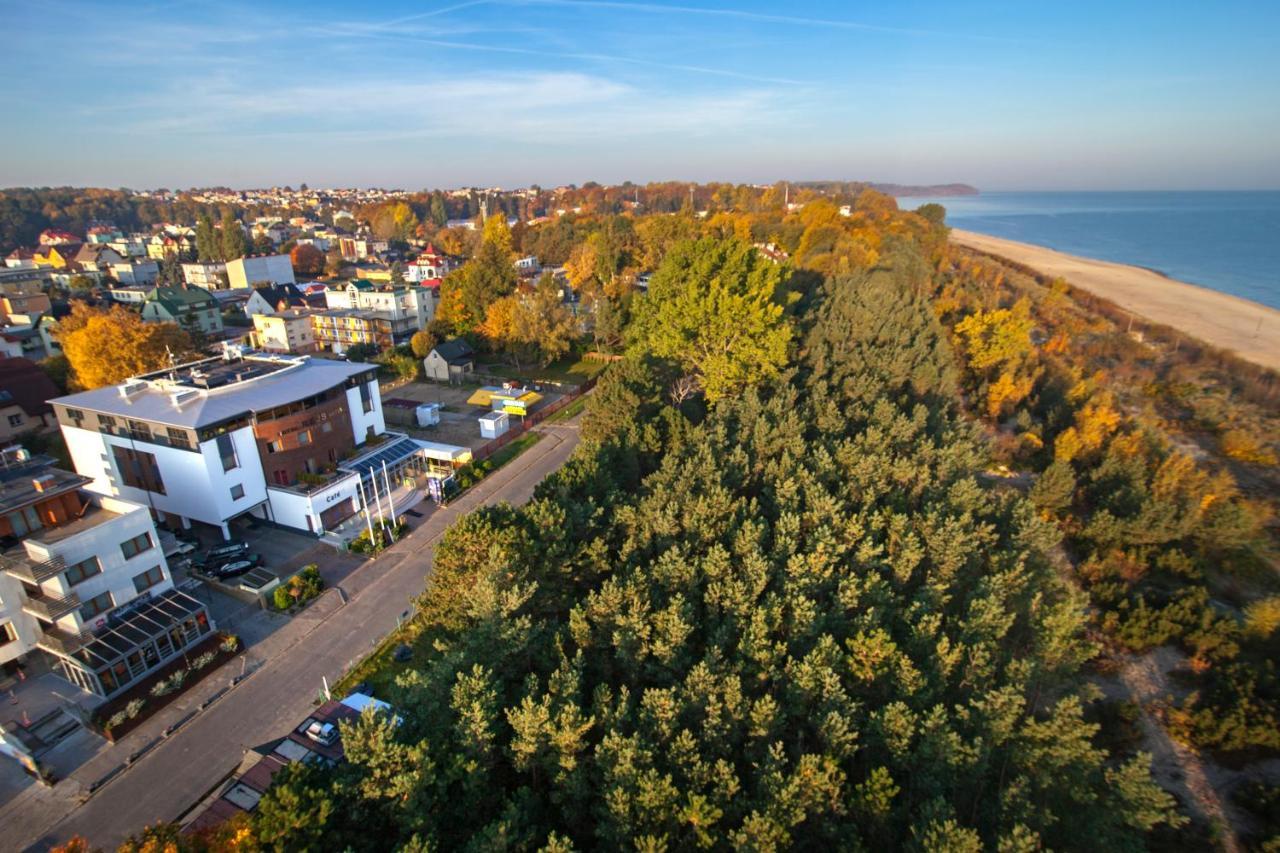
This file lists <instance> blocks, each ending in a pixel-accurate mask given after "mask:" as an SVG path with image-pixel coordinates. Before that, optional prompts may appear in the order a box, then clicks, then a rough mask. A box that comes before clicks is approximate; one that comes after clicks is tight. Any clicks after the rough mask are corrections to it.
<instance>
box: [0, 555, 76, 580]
mask: <svg viewBox="0 0 1280 853" xmlns="http://www.w3.org/2000/svg"><path fill="white" fill-rule="evenodd" d="M66 568H67V564H66V563H65V562H63V560H62V557H60V556H55V557H51V558H50V559H48V560H44V561H36V560H33V559H31V558H30V557H28V556H26V554H24V553H22V552H21V551H18V552H17V553H10V554H0V572H4V573H5V574H7V575H9V576H10V577H13V578H17V579H18V580H20V581H25V582H26V583H29V584H35V585H36V586H39V585H40V584H41V583H42V582H44V581H47V580H48V579H49V578H51V577H55V576H56V575H57V574H58V573H59V572H62V571H63V570H65V569H66Z"/></svg>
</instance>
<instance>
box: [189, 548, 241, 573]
mask: <svg viewBox="0 0 1280 853" xmlns="http://www.w3.org/2000/svg"><path fill="white" fill-rule="evenodd" d="M247 553H249V543H248V542H240V541H236V542H224V543H223V544H221V545H215V546H214V547H212V548H210V549H209V550H208V551H205V552H204V554H203V555H202V556H200V557H199V558H198V559H196V560H194V562H195V563H196V565H199V566H204V567H205V568H206V569H211V568H215V567H217V566H220V565H222V564H223V563H229V562H231V561H232V560H236V559H239V558H241V557H243V556H244V555H245V554H247Z"/></svg>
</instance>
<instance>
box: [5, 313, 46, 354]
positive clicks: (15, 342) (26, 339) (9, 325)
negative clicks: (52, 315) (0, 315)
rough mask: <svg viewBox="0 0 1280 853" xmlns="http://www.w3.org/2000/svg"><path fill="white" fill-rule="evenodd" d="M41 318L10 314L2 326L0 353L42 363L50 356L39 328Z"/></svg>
mask: <svg viewBox="0 0 1280 853" xmlns="http://www.w3.org/2000/svg"><path fill="white" fill-rule="evenodd" d="M39 320H40V318H39V317H38V316H36V317H33V316H32V315H30V314H10V315H9V316H8V317H7V318H6V321H5V324H4V325H3V326H0V353H3V354H4V355H6V356H9V357H11V358H17V357H20V358H27V359H30V360H31V361H41V360H43V359H44V358H46V357H47V356H48V355H49V352H48V351H47V350H46V349H45V345H44V337H43V336H42V335H41V334H40V329H39V326H38V323H39Z"/></svg>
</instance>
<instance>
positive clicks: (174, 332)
mask: <svg viewBox="0 0 1280 853" xmlns="http://www.w3.org/2000/svg"><path fill="white" fill-rule="evenodd" d="M58 342H59V343H60V344H61V345H62V351H63V353H64V354H65V355H66V357H67V362H68V364H69V365H70V366H71V381H72V384H73V385H74V386H75V387H77V388H83V389H90V388H101V387H103V386H104V385H114V384H116V383H117V382H121V381H123V380H125V379H128V378H129V377H130V376H136V375H138V374H140V373H148V372H150V371H153V370H159V369H160V368H162V367H165V366H166V365H167V364H169V359H170V356H172V357H173V358H174V359H176V360H177V361H185V360H187V359H188V358H190V357H191V356H193V355H194V354H195V353H194V349H193V347H192V343H191V336H190V335H189V334H187V333H186V332H185V331H183V330H182V329H181V328H179V327H178V326H177V325H176V324H174V323H144V322H143V321H142V318H141V317H139V316H138V315H137V314H134V313H133V312H132V311H129V310H127V309H125V308H123V307H122V306H119V305H115V306H113V307H112V308H111V309H110V310H109V311H107V310H102V309H100V308H89V307H86V306H84V305H82V304H78V305H76V306H75V308H73V309H72V311H71V315H70V316H68V317H66V318H64V319H63V320H62V321H61V322H60V323H59V324H58Z"/></svg>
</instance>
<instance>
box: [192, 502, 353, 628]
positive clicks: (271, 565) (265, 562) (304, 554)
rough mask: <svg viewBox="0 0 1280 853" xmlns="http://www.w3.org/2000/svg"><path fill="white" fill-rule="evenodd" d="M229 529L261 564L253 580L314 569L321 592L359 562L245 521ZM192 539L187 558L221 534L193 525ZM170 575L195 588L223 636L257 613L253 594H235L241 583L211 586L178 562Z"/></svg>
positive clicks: (313, 542)
mask: <svg viewBox="0 0 1280 853" xmlns="http://www.w3.org/2000/svg"><path fill="white" fill-rule="evenodd" d="M230 526H231V535H232V538H233V539H235V540H240V541H243V542H245V543H246V544H247V545H248V546H249V550H248V553H250V554H257V555H258V556H259V557H260V558H261V563H260V565H259V568H257V569H255V570H254V572H253V573H252V574H253V575H254V576H259V575H269V576H275V577H282V578H283V577H289V576H290V575H293V574H294V573H295V572H297V571H298V569H300V568H302V567H303V566H306V565H309V564H311V563H314V564H315V565H316V567H317V568H318V569H319V570H320V576H321V577H322V578H324V582H325V586H327V587H328V586H336V585H338V584H339V583H341V581H342V580H343V579H344V578H345V577H346V576H347V575H348V574H350V573H351V572H352V571H353V570H354V569H355V568H356V567H357V566H359V565H360V564H361V563H362V562H364V558H363V557H360V556H358V555H355V554H350V553H347V552H344V551H339V550H337V549H335V548H334V547H332V546H331V545H327V544H325V543H323V542H321V541H320V540H318V539H316V538H315V537H314V536H308V535H307V534H305V533H295V532H293V531H290V530H284V529H281V528H279V527H272V526H270V525H267V524H263V523H262V522H259V521H257V520H256V519H252V518H249V517H241V518H238V519H236V520H234V521H232V522H231V525H230ZM191 533H192V534H194V535H195V536H197V537H198V538H199V539H200V545H199V547H198V548H197V550H196V552H195V553H193V554H191V555H190V556H191V557H199V556H200V555H201V554H203V553H204V551H205V550H206V549H208V548H212V547H215V546H217V545H219V544H222V543H223V539H222V534H221V532H220V531H218V530H217V529H216V528H213V527H209V526H206V525H200V524H195V525H192V529H191ZM170 569H171V571H172V572H173V579H174V583H175V584H179V585H181V584H182V583H183V582H185V581H188V580H193V581H195V582H196V583H198V584H199V597H200V598H201V600H203V601H204V602H205V603H206V604H208V605H209V610H210V612H211V615H212V616H213V619H214V621H215V622H216V623H217V624H218V626H219V627H220V628H222V629H223V630H237V631H238V630H241V627H242V625H243V623H244V622H245V620H247V619H249V618H250V617H252V616H254V615H255V614H258V613H261V607H260V606H259V604H258V603H257V601H256V596H255V594H254V593H252V592H249V591H243V590H238V589H236V587H237V585H238V582H239V581H240V578H229V579H227V581H226V582H225V583H222V582H218V581H213V580H210V579H208V578H206V577H205V576H203V575H201V574H199V573H197V572H193V571H191V570H190V568H189V567H187V566H185V565H184V561H183V560H182V559H178V560H173V561H171V564H170Z"/></svg>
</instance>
